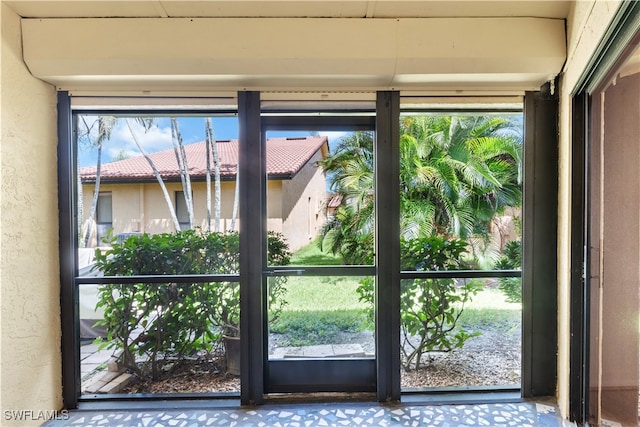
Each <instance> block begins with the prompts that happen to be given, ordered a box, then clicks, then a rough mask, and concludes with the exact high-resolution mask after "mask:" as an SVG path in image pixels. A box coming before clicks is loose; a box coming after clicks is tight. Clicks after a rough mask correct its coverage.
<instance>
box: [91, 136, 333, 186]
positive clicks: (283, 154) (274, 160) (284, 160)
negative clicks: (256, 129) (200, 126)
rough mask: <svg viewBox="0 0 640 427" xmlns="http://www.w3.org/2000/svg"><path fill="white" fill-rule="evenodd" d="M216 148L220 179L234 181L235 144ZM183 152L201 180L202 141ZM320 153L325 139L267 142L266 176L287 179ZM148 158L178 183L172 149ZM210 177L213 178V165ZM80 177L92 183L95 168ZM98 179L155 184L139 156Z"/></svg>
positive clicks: (106, 169) (107, 167)
mask: <svg viewBox="0 0 640 427" xmlns="http://www.w3.org/2000/svg"><path fill="white" fill-rule="evenodd" d="M217 144H218V157H219V159H220V176H221V178H222V179H227V180H228V179H235V176H236V169H237V165H238V140H237V139H233V140H227V141H217ZM323 147H325V148H323ZM184 149H185V152H186V155H187V162H188V163H189V174H190V175H191V178H192V179H195V180H198V179H199V178H202V179H204V177H205V174H206V146H205V141H201V142H196V143H193V144H187V145H185V146H184ZM320 149H323V155H325V154H326V151H325V150H328V140H327V137H326V136H310V137H300V138H269V139H268V140H267V173H268V174H269V176H270V177H274V178H282V179H290V178H292V177H293V176H295V175H296V174H297V173H298V172H299V171H300V169H302V167H303V166H304V165H305V164H306V163H307V162H308V161H309V160H310V159H311V157H312V156H313V155H314V154H315V153H316V152H317V151H318V150H320ZM149 157H151V159H152V160H153V163H154V165H155V166H156V168H157V169H158V170H159V171H160V174H161V175H162V177H163V178H164V179H167V180H178V179H179V178H180V175H179V172H178V164H177V163H176V156H175V154H174V151H173V148H171V149H168V150H164V151H158V152H156V153H152V154H149ZM212 163H213V162H212ZM211 174H212V176H213V164H212V171H211ZM80 176H81V179H82V182H93V181H95V179H96V167H95V166H91V167H85V168H80ZM100 176H101V177H100V180H101V181H102V182H118V181H127V182H131V181H138V180H139V181H148V180H155V176H154V174H153V171H152V170H151V167H150V166H149V163H147V160H146V159H145V158H144V156H142V155H140V156H137V157H131V158H129V159H125V160H119V161H116V162H110V163H103V164H102V167H101V173H100Z"/></svg>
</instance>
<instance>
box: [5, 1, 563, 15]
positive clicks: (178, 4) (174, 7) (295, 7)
mask: <svg viewBox="0 0 640 427" xmlns="http://www.w3.org/2000/svg"><path fill="white" fill-rule="evenodd" d="M4 3H6V4H8V5H9V6H10V7H11V8H12V9H13V10H14V11H15V12H16V13H17V14H18V15H20V16H22V17H24V18H106V17H110V18H112V17H149V18H154V17H165V18H166V17H171V18H174V17H215V18H225V17H246V18H253V17H289V18H293V17H296V18H300V17H313V18H323V17H327V18H338V17H339V18H431V17H537V18H556V19H558V18H560V19H563V18H566V17H567V14H568V12H569V8H570V4H571V3H572V2H571V1H558V0H543V1H514V0H499V1H483V0H466V1H458V0H444V1H443V0H409V1H404V0H284V1H282V0H280V1H278V0H209V1H189V0H134V1H121V0H116V1H101V0H72V1H69V0H66V1H63V0H46V1H42V0H16V1H4Z"/></svg>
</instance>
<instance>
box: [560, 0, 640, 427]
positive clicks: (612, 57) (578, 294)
mask: <svg viewBox="0 0 640 427" xmlns="http://www.w3.org/2000/svg"><path fill="white" fill-rule="evenodd" d="M639 28H640V2H633V1H627V2H621V4H620V6H619V8H618V11H617V12H616V14H615V16H614V17H613V19H612V20H611V24H610V25H609V27H608V29H607V31H606V32H605V34H604V36H603V38H602V41H601V42H600V44H599V45H598V46H597V47H596V49H595V52H594V54H593V56H592V58H591V60H590V61H589V63H588V64H587V66H586V67H585V71H584V72H583V74H582V75H581V76H580V78H579V79H578V82H577V83H576V87H575V89H574V91H573V93H572V100H571V105H572V110H571V113H572V115H571V129H572V137H571V165H572V166H571V167H572V170H571V188H572V194H571V240H570V250H571V278H570V286H571V289H570V319H571V323H570V337H571V338H570V342H569V345H570V357H569V372H570V377H569V418H570V420H571V421H574V422H576V423H579V424H581V423H584V422H587V421H589V386H590V378H589V363H590V360H589V359H590V358H589V349H590V339H589V336H590V328H591V326H592V325H591V319H590V314H589V307H590V305H591V295H590V285H589V283H588V278H589V277H591V271H592V270H591V250H590V249H589V248H592V247H593V245H592V243H591V239H592V236H591V232H590V218H591V212H590V206H591V202H590V191H591V188H590V184H589V183H590V181H591V171H590V158H591V142H590V141H591V124H592V123H591V122H592V96H591V94H592V93H593V92H594V91H595V90H596V89H597V87H598V86H599V85H600V83H601V82H603V81H606V80H609V79H611V78H612V77H613V76H612V75H611V73H612V70H615V69H617V68H618V67H619V66H620V65H622V63H623V62H624V61H625V60H626V59H627V57H628V55H629V54H630V53H631V51H630V49H629V45H630V43H631V40H632V38H633V37H634V34H636V32H637V31H638V29H639ZM635 37H638V35H637V34H636V35H635Z"/></svg>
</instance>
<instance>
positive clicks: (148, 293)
mask: <svg viewBox="0 0 640 427" xmlns="http://www.w3.org/2000/svg"><path fill="white" fill-rule="evenodd" d="M238 302H239V284H238V283H236V282H209V283H129V284H102V285H92V284H85V285H80V324H81V332H80V336H81V348H80V371H81V379H82V385H81V392H82V393H83V394H118V393H175V392H178V393H196V392H230V391H239V378H238V377H239V374H240V371H239V369H240V363H239V353H236V352H235V351H236V350H237V348H235V344H236V341H235V340H234V338H233V337H232V336H233V335H235V334H236V333H237V328H238V322H239V315H240V306H239V303H238ZM227 337H229V338H227Z"/></svg>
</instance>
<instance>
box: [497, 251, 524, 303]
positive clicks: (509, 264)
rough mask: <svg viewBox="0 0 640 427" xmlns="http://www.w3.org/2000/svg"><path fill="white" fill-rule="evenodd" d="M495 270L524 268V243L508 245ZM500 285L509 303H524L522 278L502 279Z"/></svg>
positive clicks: (499, 287)
mask: <svg viewBox="0 0 640 427" xmlns="http://www.w3.org/2000/svg"><path fill="white" fill-rule="evenodd" d="M495 268H496V269H497V270H519V269H520V268H522V243H521V242H520V241H519V240H518V241H512V242H509V243H507V245H506V246H505V248H504V251H503V254H502V257H500V259H499V260H498V262H496V265H495ZM498 283H499V285H498V289H500V290H501V291H502V292H503V293H504V294H505V296H506V297H507V302H522V279H521V278H520V277H501V278H500V279H498Z"/></svg>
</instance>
